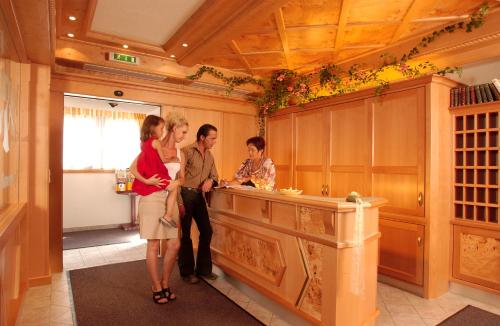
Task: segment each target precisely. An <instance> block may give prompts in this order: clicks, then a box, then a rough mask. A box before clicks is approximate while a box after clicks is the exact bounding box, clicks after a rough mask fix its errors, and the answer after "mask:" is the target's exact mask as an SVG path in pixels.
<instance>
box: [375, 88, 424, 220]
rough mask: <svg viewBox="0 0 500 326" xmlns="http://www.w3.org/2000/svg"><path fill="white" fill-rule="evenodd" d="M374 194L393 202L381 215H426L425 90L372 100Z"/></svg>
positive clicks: (390, 202) (418, 89)
mask: <svg viewBox="0 0 500 326" xmlns="http://www.w3.org/2000/svg"><path fill="white" fill-rule="evenodd" d="M371 107H372V110H373V111H372V119H373V122H372V123H373V154H372V155H373V157H372V164H373V165H372V195H373V196H377V197H383V198H386V199H387V200H388V201H389V202H388V204H387V205H386V206H384V207H382V208H381V213H392V214H397V215H410V216H424V198H425V194H424V181H425V180H424V177H425V176H424V169H425V89H424V88H423V87H420V88H416V89H410V90H405V91H401V92H396V93H392V94H388V95H384V96H380V97H377V98H374V99H372V100H371Z"/></svg>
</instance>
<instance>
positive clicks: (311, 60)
mask: <svg viewBox="0 0 500 326" xmlns="http://www.w3.org/2000/svg"><path fill="white" fill-rule="evenodd" d="M334 59H335V55H334V52H333V50H332V51H321V52H313V51H311V52H292V53H291V54H290V60H291V64H292V65H293V66H296V67H302V66H304V65H314V66H316V67H320V66H321V65H323V64H324V63H326V62H333V61H334Z"/></svg>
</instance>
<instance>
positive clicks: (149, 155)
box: [132, 137, 172, 196]
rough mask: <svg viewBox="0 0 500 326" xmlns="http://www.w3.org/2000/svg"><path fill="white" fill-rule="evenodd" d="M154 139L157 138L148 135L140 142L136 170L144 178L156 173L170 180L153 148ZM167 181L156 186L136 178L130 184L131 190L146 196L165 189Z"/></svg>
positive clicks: (161, 177)
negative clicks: (159, 186) (162, 184)
mask: <svg viewBox="0 0 500 326" xmlns="http://www.w3.org/2000/svg"><path fill="white" fill-rule="evenodd" d="M155 139H157V138H156V137H150V138H149V139H148V140H146V141H145V142H143V143H142V144H141V153H140V154H139V157H138V158H137V171H138V172H139V173H140V174H141V175H142V176H143V177H144V178H146V179H149V178H150V177H152V176H153V175H155V174H157V175H158V176H157V177H158V178H160V179H165V180H171V179H172V178H170V176H169V175H168V170H167V168H166V167H165V165H164V164H163V162H162V161H161V158H160V155H159V154H158V152H157V151H156V149H154V148H153V140H155ZM169 183H170V181H167V182H166V185H164V186H161V188H158V187H157V186H153V185H147V184H145V183H143V182H141V181H139V180H138V179H137V178H136V179H134V183H133V184H132V191H134V192H136V193H138V194H139V195H141V196H147V195H150V194H152V193H154V192H156V191H160V190H163V189H165V188H166V187H167V186H168V185H169Z"/></svg>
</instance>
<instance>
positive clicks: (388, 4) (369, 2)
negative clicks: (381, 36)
mask: <svg viewBox="0 0 500 326" xmlns="http://www.w3.org/2000/svg"><path fill="white" fill-rule="evenodd" d="M350 1H351V7H350V8H351V9H350V11H349V18H348V22H349V23H352V22H371V21H374V22H387V21H400V20H402V19H403V17H404V15H405V14H406V12H407V11H408V8H409V7H410V5H411V4H412V2H413V1H414V0H392V1H383V2H382V1H373V0H350ZM415 1H424V0H415Z"/></svg>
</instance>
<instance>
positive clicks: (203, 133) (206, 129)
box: [196, 123, 217, 141]
mask: <svg viewBox="0 0 500 326" xmlns="http://www.w3.org/2000/svg"><path fill="white" fill-rule="evenodd" d="M210 130H213V131H215V132H217V128H215V127H214V126H212V125H211V124H209V123H205V124H204V125H203V126H201V127H200V129H198V132H197V133H196V140H197V141H200V139H201V136H204V137H207V136H208V134H209V133H210Z"/></svg>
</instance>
